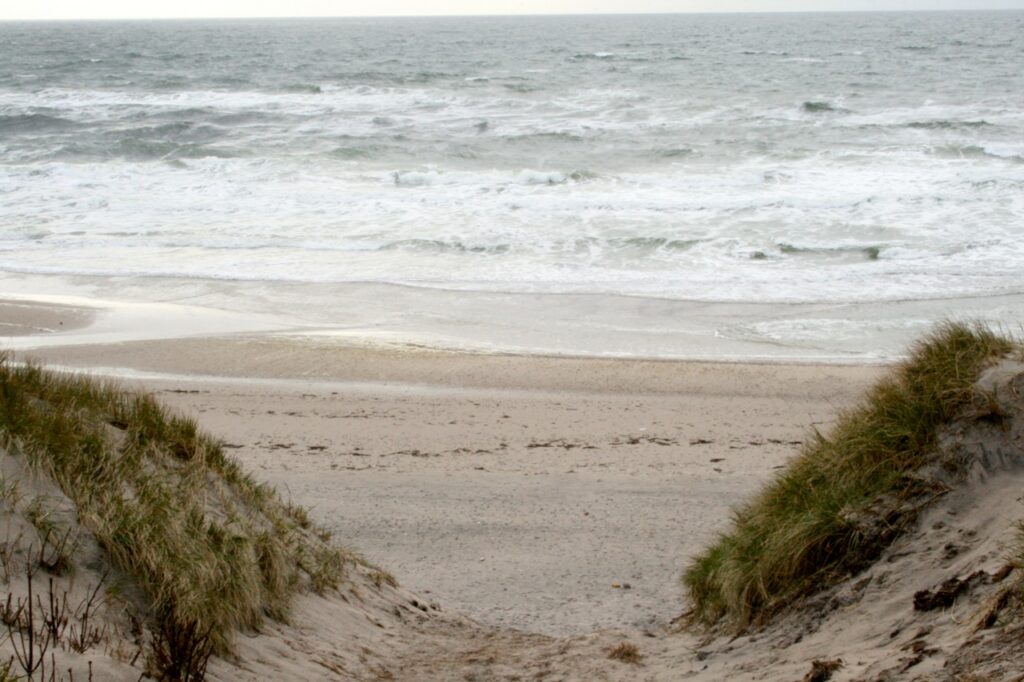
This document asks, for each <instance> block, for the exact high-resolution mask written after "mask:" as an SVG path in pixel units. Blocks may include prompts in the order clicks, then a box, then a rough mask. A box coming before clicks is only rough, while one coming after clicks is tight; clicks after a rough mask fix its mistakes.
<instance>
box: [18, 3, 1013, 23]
mask: <svg viewBox="0 0 1024 682" xmlns="http://www.w3.org/2000/svg"><path fill="white" fill-rule="evenodd" d="M935 9H1024V0H973V1H972V0H369V1H368V0H333V1H332V0H36V1H34V2H33V1H31V0H0V20H3V19H134V18H164V17H168V18H169V17H300V16H316V17H322V16H396V15H399V16H400V15H414V16H415V15H425V14H430V15H443V14H455V15H460V14H578V13H585V14H591V13H606V12H622V13H634V12H777V11H782V12H793V11H798V12H799V11H825V10H828V11H836V10H848V11H855V10H935Z"/></svg>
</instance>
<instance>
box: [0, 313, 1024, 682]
mask: <svg viewBox="0 0 1024 682" xmlns="http://www.w3.org/2000/svg"><path fill="white" fill-rule="evenodd" d="M15 312H16V311H15ZM3 314H4V315H10V314H12V311H11V310H10V309H6V310H4V311H3ZM33 355H34V356H36V357H39V358H40V359H42V360H44V361H46V362H48V363H53V364H57V365H63V366H68V367H76V368H86V369H89V368H92V369H94V370H95V369H98V370H99V371H102V372H107V373H111V372H112V373H115V374H118V375H120V376H122V377H123V378H124V381H125V382H126V383H129V384H130V385H138V386H140V387H144V388H146V389H147V390H151V391H154V392H156V393H157V394H158V395H159V397H160V398H161V399H162V400H163V401H164V402H166V403H168V404H170V405H172V406H174V407H176V408H178V409H179V410H181V411H183V412H186V413H188V414H191V415H193V416H195V417H196V419H197V420H198V421H199V423H200V424H201V425H202V426H203V427H204V428H206V429H208V430H210V431H212V432H213V433H215V434H217V435H219V436H220V437H222V438H223V439H224V440H225V442H226V444H227V446H228V447H229V448H230V449H231V452H232V453H233V454H234V455H235V456H236V457H237V458H238V459H239V460H240V461H241V462H242V463H243V465H244V466H245V467H246V468H247V469H249V470H251V471H253V472H254V473H255V474H256V475H257V477H259V478H261V479H263V480H266V481H268V482H270V483H272V484H273V485H275V486H277V487H278V489H279V490H280V491H281V492H282V493H283V494H284V495H285V496H290V497H291V498H292V500H294V501H295V502H297V503H300V504H303V505H306V506H310V507H312V510H313V514H314V516H315V517H316V518H317V520H319V521H320V522H322V523H324V524H326V525H327V526H328V527H329V528H330V529H331V530H332V531H334V533H335V537H336V538H338V540H339V541H341V542H342V543H343V544H346V545H348V546H350V547H354V548H356V549H358V550H360V551H361V552H362V553H363V554H365V555H366V556H367V557H368V558H369V559H371V560H372V561H374V562H376V563H378V564H380V565H382V566H384V567H385V568H387V569H389V570H390V571H391V572H393V573H394V574H395V576H396V577H397V578H398V580H399V582H400V583H401V584H402V586H403V588H404V589H405V590H408V592H404V591H402V592H395V593H393V594H389V596H387V597H386V598H385V596H383V595H382V596H381V597H380V600H381V601H379V602H374V603H376V605H377V606H376V607H374V608H376V611H374V614H375V615H368V614H369V613H370V611H373V609H372V608H370V607H369V606H367V607H361V608H364V611H366V612H365V613H364V612H363V611H359V612H355V611H352V610H351V608H349V607H347V606H345V604H347V602H345V604H342V602H340V601H337V600H335V601H334V602H325V601H324V600H320V601H319V602H318V601H316V600H315V599H314V600H312V601H311V602H310V603H309V604H308V605H305V606H303V607H302V610H303V613H306V614H307V615H308V618H309V620H308V623H306V624H305V626H301V624H300V626H296V627H290V628H288V627H284V626H281V627H280V628H277V627H276V626H275V628H273V629H272V631H271V632H266V633H263V634H262V635H259V636H258V637H255V638H254V639H252V640H249V639H244V640H243V641H242V643H241V645H240V651H239V653H240V659H239V661H236V666H240V667H233V666H227V667H224V666H225V665H227V664H218V665H220V666H221V667H217V666H215V667H214V669H213V673H214V675H213V676H214V677H215V678H217V679H238V678H245V679H260V678H261V677H262V678H266V677H267V676H269V675H273V676H276V677H278V678H280V679H303V677H304V676H305V677H306V678H308V679H318V678H321V677H323V676H325V675H326V676H327V677H328V678H331V679H346V678H348V677H352V676H355V677H360V678H362V677H367V676H369V677H373V676H374V675H377V674H379V675H382V676H384V677H385V678H386V675H393V676H394V677H393V678H389V679H402V680H405V679H408V680H420V679H424V680H427V679H460V680H463V679H466V680H468V679H477V680H490V679H527V678H533V677H537V678H538V679H547V678H550V679H578V680H588V679H622V680H631V679H658V680H661V679H665V680H668V679H682V678H684V677H687V678H689V677H693V678H695V679H706V680H715V679H790V680H791V679H799V678H800V677H801V676H802V675H803V674H804V673H806V672H807V671H808V669H809V667H810V661H811V660H812V659H815V658H829V657H833V658H834V657H838V656H842V657H843V658H844V665H845V667H844V668H843V670H842V671H840V672H837V673H836V676H835V677H834V678H833V679H904V677H902V675H903V673H905V672H906V671H907V670H910V669H911V668H914V666H918V665H919V666H920V667H917V668H915V670H914V671H913V674H917V673H918V672H928V671H931V672H934V669H935V667H936V665H939V664H938V663H937V662H941V661H945V660H947V659H948V658H949V657H950V656H952V652H953V650H954V648H955V647H954V643H955V642H956V641H961V640H962V639H963V638H964V637H965V636H966V635H964V633H963V632H960V631H957V633H958V634H956V635H949V634H948V631H949V628H952V627H953V626H952V625H950V623H951V622H952V623H955V622H957V619H958V618H966V617H967V614H968V606H969V604H968V602H967V600H965V601H964V602H963V603H962V606H963V608H962V609H961V611H948V612H945V611H944V612H942V613H940V614H931V615H928V616H926V617H925V621H921V616H920V615H918V614H915V613H914V612H913V610H912V604H911V602H912V597H911V596H908V595H912V594H913V592H914V591H916V590H919V589H923V588H925V587H930V586H932V585H934V584H937V583H938V582H941V580H943V579H945V578H946V577H949V576H951V575H959V574H960V573H962V572H963V571H968V570H970V571H973V570H982V569H984V570H990V571H992V572H995V571H997V570H998V568H999V566H1000V562H1001V561H1002V556H1003V555H1004V554H1005V552H1002V550H1001V549H1000V548H1001V547H1003V545H1000V543H1001V542H1004V541H1005V539H1006V537H1008V535H1007V533H1008V532H1009V530H1007V529H1010V528H1012V524H1011V522H1012V518H1013V514H1014V513H1017V512H1019V511H1020V510H1019V509H1016V508H1013V509H1011V508H1010V507H1011V506H1012V505H1013V504H1014V500H1015V499H1016V498H1015V497H1014V496H1015V495H1016V497H1017V498H1019V492H1017V491H1019V490H1020V485H1021V480H1024V479H1021V475H1020V473H1019V471H1017V470H1014V471H1015V473H1012V474H1008V475H1006V476H995V477H991V478H989V477H986V476H984V475H981V474H979V475H978V476H977V477H976V480H975V482H974V484H973V485H975V486H976V487H975V488H973V489H971V490H970V491H969V492H967V493H964V494H962V495H960V496H959V497H957V498H956V499H955V500H953V503H954V504H953V506H951V507H948V508H943V509H942V510H936V511H935V512H934V514H935V515H937V516H936V518H934V519H932V518H929V519H928V521H927V522H928V523H929V524H932V525H933V526H935V527H936V528H939V526H938V525H937V524H939V523H940V522H941V523H942V524H943V525H942V526H941V528H942V529H943V530H942V533H943V534H944V535H943V537H942V538H936V539H930V540H928V543H929V544H928V547H927V552H914V551H912V549H913V547H916V546H919V545H920V544H921V543H923V542H925V540H923V539H922V538H921V537H910V538H907V539H905V540H901V544H898V545H897V546H895V547H894V548H892V549H891V550H890V551H889V552H888V553H887V558H886V559H885V560H884V562H887V563H883V564H881V565H880V567H877V570H876V569H872V571H873V572H872V573H871V574H870V575H869V576H868V577H870V580H869V581H868V582H866V583H864V584H859V583H858V585H859V586H856V587H854V588H851V587H850V586H848V585H847V586H844V587H843V588H842V589H844V590H848V591H849V590H850V589H853V590H854V592H855V594H847V593H845V592H842V591H838V592H836V593H834V594H831V595H827V596H826V597H824V599H833V600H834V602H829V603H828V609H825V608H821V605H819V608H818V611H820V612H821V615H820V617H817V618H811V619H808V618H807V615H806V613H804V614H803V615H800V614H797V615H795V616H793V617H791V618H790V620H789V622H788V624H783V626H782V627H780V628H777V629H775V630H774V631H773V632H772V633H768V634H766V635H757V634H755V635H753V636H746V637H742V638H740V639H738V640H735V641H733V640H731V639H729V638H724V639H713V640H707V641H702V640H700V639H698V638H697V637H695V636H693V635H681V634H670V633H669V631H668V628H667V627H666V626H667V625H668V624H669V623H670V622H671V620H672V619H673V618H674V617H675V616H677V615H679V613H680V612H681V611H682V610H683V608H684V599H683V594H682V590H681V587H680V583H679V575H680V572H681V570H682V567H683V566H684V565H685V563H686V561H687V559H688V558H689V557H691V556H693V555H694V554H695V553H696V552H697V551H699V550H700V549H702V548H703V547H704V546H705V545H706V544H707V543H708V542H709V541H710V540H711V539H712V538H713V537H714V535H715V534H716V533H717V532H719V531H721V530H724V529H725V527H726V525H727V524H728V521H729V510H730V508H732V507H733V506H735V505H736V504H738V503H739V502H740V501H742V499H743V498H744V497H745V496H746V495H747V494H749V493H750V492H751V491H753V490H755V489H756V488H758V487H759V486H760V485H761V484H763V483H764V482H765V481H766V480H768V478H769V477H770V476H771V475H772V473H773V472H774V471H775V470H777V469H778V468H780V467H781V466H783V465H784V463H785V462H786V460H787V458H788V457H790V456H791V455H792V454H793V453H794V452H795V451H796V449H797V448H798V446H799V443H800V442H801V441H802V440H803V439H804V438H805V437H806V436H807V434H808V433H809V430H810V429H813V428H819V429H826V428H827V426H828V425H829V423H830V422H831V420H833V419H834V417H835V414H836V412H837V411H838V410H840V409H842V408H844V407H847V406H849V405H851V404H852V403H853V402H854V401H855V400H856V399H857V397H858V396H859V395H860V394H861V393H862V392H863V390H864V389H865V388H866V387H867V386H868V385H870V383H871V382H873V381H874V380H875V378H877V377H878V376H879V375H880V374H881V373H882V372H883V371H884V368H881V367H865V366H856V367H851V366H813V365H753V364H747V365H736V364H714V363H687V362H660V361H644V360H605V359H581V358H551V357H521V356H496V355H466V354H452V353H442V352H435V351H429V350H424V349H406V350H404V351H395V350H379V349H378V350H373V349H365V348H364V349H359V348H349V347H344V346H341V345H338V344H332V343H330V342H328V341H324V340H322V339H321V340H316V341H314V340H311V339H299V338H288V339H285V338H278V337H274V336H269V335H262V336H258V335H252V336H243V335H234V336H222V337H217V338H198V339H197V338H190V339H178V340H163V341H145V342H136V343H122V344H116V345H111V344H106V345H75V346H67V347H60V346H53V347H49V348H46V349H43V350H40V351H38V352H35V353H33ZM112 368H116V371H115V370H114V369H112ZM1017 440H1018V441H1019V440H1020V439H1019V435H1018V437H1017ZM1018 445H1019V442H1018ZM1015 447H1016V446H1015ZM1014 457H1017V455H1016V454H1014V455H1013V457H1009V460H1013V461H1017V460H1014ZM1015 466H1016V465H1015ZM1011 468H1012V467H1011ZM1003 498H1005V505H1004V507H1006V508H1005V509H1003V511H1000V512H999V513H996V514H993V513H992V508H991V507H990V506H988V505H986V504H983V503H982V502H981V501H984V500H990V499H1000V500H1002V499H1003ZM1016 502H1017V503H1018V506H1019V499H1017V500H1016ZM950 510H952V511H950ZM1018 516H1019V514H1018ZM923 528H924V526H923ZM946 536H949V537H948V538H947V537H946ZM971 538H978V539H977V540H976V541H972V540H971ZM947 540H948V541H947ZM915 542H916V543H918V545H914V543H915ZM944 542H945V544H950V543H954V544H957V546H958V548H959V549H958V551H957V553H956V554H955V555H954V556H951V557H948V559H943V558H942V557H944V556H946V554H948V550H943V549H942V547H943V546H944V545H943V543H944ZM908 543H909V544H908ZM936 543H937V544H936ZM908 547H910V548H911V549H908ZM943 552H946V554H943ZM1001 552H1002V553H1001ZM933 555H934V556H933ZM911 559H912V560H913V563H907V562H910V561H911ZM901 561H902V562H903V564H900V563H899V562H901ZM979 567H980V568H979ZM627 586H628V587H627ZM872 590H874V592H872ZM876 593H877V594H876ZM413 595H417V596H415V597H414V596H413ZM867 596H872V599H870V600H869V599H867ZM981 598H982V597H980V596H977V597H976V598H975V599H974V601H977V600H979V599H981ZM310 599H311V598H310ZM412 599H418V603H419V605H420V606H422V604H423V603H426V602H436V603H437V604H439V605H441V607H442V610H441V611H435V610H433V609H430V610H428V611H427V612H422V610H421V609H419V607H418V606H417V607H415V608H410V607H409V603H411V601H410V600H412ZM388 600H390V601H388ZM972 603H973V602H972ZM414 606H415V605H414ZM974 606H975V607H976V606H977V604H974ZM345 608H349V610H348V611H345ZM367 609H369V610H368V611H367ZM332 614H333V615H332ZM346 614H347V615H346ZM353 614H355V615H353ZM392 614H393V615H392ZM403 614H405V615H403ZM409 614H411V615H409ZM467 617H468V618H467ZM357 622H358V623H360V624H361V626H359V625H357V624H356V623H357ZM368 622H369V623H372V626H367V623H368ZM922 622H924V624H923V625H922V624H921V623H922ZM317 623H318V624H319V625H316V624H317ZM808 623H810V624H808ZM940 626H943V627H946V628H947V630H943V631H942V632H944V633H946V634H942V635H936V636H934V637H929V636H928V633H925V634H923V635H922V634H921V633H922V632H924V629H926V628H927V629H929V632H930V631H931V628H936V629H938V628H940ZM962 629H963V628H961V630H962ZM961 635H963V636H961ZM275 637H276V638H277V639H275ZM567 637H568V638H567ZM957 637H960V640H957ZM353 638H354V639H353ZM624 639H628V640H630V641H632V642H634V643H635V644H636V645H637V646H638V647H639V648H640V651H641V653H642V656H643V659H642V665H641V666H632V665H628V664H623V663H618V662H610V661H609V660H608V657H607V654H608V650H609V649H610V647H611V646H612V645H614V644H616V643H618V642H620V641H623V640H624ZM918 640H921V641H923V642H924V643H923V644H915V642H916V641H918ZM357 641H358V642H359V644H358V647H357V645H356V642H357ZM926 650H927V652H926V653H924V654H922V652H923V651H926ZM907 652H910V653H907ZM935 652H939V653H937V654H936V653H935ZM318 657H319V659H322V660H331V661H334V662H333V663H331V664H330V665H328V664H327V663H322V662H320V663H317V660H318ZM901 657H902V658H901ZM915 657H916V658H917V662H916V663H914V664H912V665H911V666H909V667H907V669H906V670H903V671H902V672H899V671H898V670H897V669H898V668H899V666H905V665H906V663H907V661H910V660H911V659H914V658H915ZM903 658H906V659H907V660H905V661H904V660H903ZM890 659H891V660H890ZM950 660H951V659H950ZM310 661H312V663H311V662H310ZM310 666H312V667H310ZM318 666H319V667H318ZM331 666H335V667H333V668H332V667H331ZM894 666H895V667H894ZM929 666H931V667H929ZM325 670H326V671H328V672H324V671H325ZM357 670H360V671H361V672H356V671H357ZM240 671H248V672H246V673H245V675H242V673H241V672H240ZM367 671H371V672H372V671H376V672H372V674H371V673H370V672H367ZM887 671H888V672H887ZM893 671H897V672H893ZM886 675H889V677H886ZM911 678H912V677H911V676H908V677H906V679H911ZM939 678H940V679H945V678H941V676H940V677H939ZM996 679H1004V678H1003V677H997V678H996ZM1005 679H1010V678H1005Z"/></svg>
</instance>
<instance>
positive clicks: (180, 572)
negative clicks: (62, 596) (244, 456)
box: [0, 356, 361, 665]
mask: <svg viewBox="0 0 1024 682" xmlns="http://www.w3.org/2000/svg"><path fill="white" fill-rule="evenodd" d="M0 447H3V448H4V449H5V450H6V451H7V452H8V454H10V455H12V456H16V457H19V458H22V459H23V460H24V461H25V462H26V463H27V464H28V465H29V466H30V468H32V469H33V470H35V471H38V472H41V473H43V474H45V475H47V476H49V477H50V478H52V479H53V480H54V481H55V482H56V483H57V485H58V486H59V487H60V489H61V490H62V491H63V492H64V494H65V495H67V497H68V498H70V499H71V501H72V502H73V503H74V504H75V506H76V508H77V513H78V518H79V521H80V523H81V524H82V525H83V526H85V528H87V529H88V531H89V532H91V533H92V534H93V535H94V536H95V538H96V540H97V541H98V543H99V545H100V546H101V547H102V548H103V549H104V550H105V551H106V553H107V554H108V555H109V557H110V558H111V560H112V562H113V564H114V565H115V566H117V567H118V568H119V569H120V570H122V571H123V572H125V573H126V574H128V575H129V576H131V577H132V578H134V580H135V581H137V583H138V584H139V585H140V586H141V588H142V589H143V591H144V593H145V595H146V597H147V598H148V604H147V605H146V607H147V610H148V613H149V614H150V620H151V626H152V632H153V633H154V638H153V640H154V647H156V649H155V660H157V661H158V662H160V661H164V662H166V661H170V660H172V659H175V658H178V659H182V660H186V662H189V661H192V662H193V663H195V665H199V663H196V661H202V660H205V659H204V658H203V656H204V655H205V654H204V652H206V651H207V650H212V651H215V652H219V653H224V652H227V651H228V650H229V649H230V643H231V639H232V636H233V633H234V632H235V631H237V630H239V629H253V628H257V627H259V626H260V624H261V623H262V622H263V620H264V619H265V618H266V617H270V618H272V619H275V620H284V619H285V618H286V617H287V614H288V605H289V602H290V599H291V597H292V595H293V594H294V593H295V591H296V590H298V589H304V588H310V589H314V590H317V591H323V590H327V589H331V588H334V587H337V586H338V585H339V584H340V583H341V581H342V580H343V578H344V575H345V570H346V565H347V564H348V563H350V562H356V561H361V560H360V559H358V557H356V556H355V555H353V554H350V553H348V552H346V551H345V550H342V549H340V548H338V547H334V546H331V545H329V544H328V543H327V542H325V540H324V539H322V538H327V537H329V534H328V533H327V532H326V531H325V530H323V529H320V528H317V527H316V526H315V525H314V524H313V523H312V521H311V520H310V519H309V516H308V514H307V513H306V511H305V510H304V509H302V508H300V507H296V506H294V505H291V504H288V503H285V502H284V501H283V500H281V499H280V498H279V497H278V495H277V494H276V492H274V491H273V489H271V488H269V487H268V486H265V485H261V484H257V483H256V482H255V481H254V480H253V479H252V478H251V477H250V476H248V475H247V474H245V473H244V472H242V470H241V468H240V467H239V466H238V464H237V463H235V462H233V461H231V460H229V459H228V458H227V457H226V456H225V454H224V452H223V450H222V448H221V446H220V444H219V442H217V441H216V440H214V439H213V438H211V437H210V436H208V435H206V434H204V433H202V432H201V431H200V430H199V429H198V428H197V426H196V423H195V422H194V421H192V420H190V419H186V418H182V417H179V416H177V415H174V414H171V413H169V412H167V411H166V410H165V409H164V408H163V407H162V406H161V405H160V404H159V403H158V402H157V401H156V400H154V399H153V398H152V397H151V396H149V395H133V394H130V393H127V392H125V391H122V390H120V389H119V388H117V387H116V386H114V385H112V384H108V383H103V382H99V381H95V380H91V379H87V378H83V377H79V376H71V375H66V374H58V373H54V372H50V371H46V370H44V369H43V368H41V367H39V366H36V365H33V364H28V365H17V366H15V365H13V364H11V363H10V362H8V361H7V360H6V358H4V357H3V356H0ZM0 494H2V495H3V496H4V497H10V498H12V499H13V498H14V497H15V496H16V495H17V491H16V489H15V488H14V487H12V486H8V485H6V484H3V485H0ZM27 511H28V513H29V515H30V516H31V520H32V522H33V524H34V525H35V526H36V527H37V528H38V529H39V530H40V534H41V536H43V535H45V536H46V537H47V538H53V537H56V534H55V533H54V532H46V531H47V530H48V529H49V526H50V525H52V522H51V520H50V519H49V518H48V515H47V513H46V509H45V507H44V506H42V505H41V503H40V504H37V505H35V506H33V507H30V508H29V509H28V510H27ZM193 663H188V664H189V665H192V664H193Z"/></svg>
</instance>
